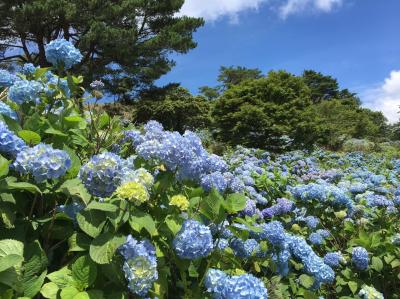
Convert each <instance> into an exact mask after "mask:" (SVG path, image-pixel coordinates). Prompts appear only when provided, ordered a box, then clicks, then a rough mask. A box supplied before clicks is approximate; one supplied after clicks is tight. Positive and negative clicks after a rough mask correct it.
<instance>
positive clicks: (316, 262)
mask: <svg viewBox="0 0 400 299" xmlns="http://www.w3.org/2000/svg"><path fill="white" fill-rule="evenodd" d="M302 262H303V263H304V269H305V271H306V272H307V273H308V274H310V275H312V276H313V277H314V279H315V281H314V286H313V288H319V287H320V285H321V284H322V283H332V282H333V281H334V280H335V272H334V271H333V269H332V268H331V267H330V266H328V265H327V264H325V263H324V261H323V259H321V258H320V257H319V256H317V255H316V254H315V253H314V252H312V253H310V254H309V255H308V256H307V257H306V258H305V259H304V260H303V261H302Z"/></svg>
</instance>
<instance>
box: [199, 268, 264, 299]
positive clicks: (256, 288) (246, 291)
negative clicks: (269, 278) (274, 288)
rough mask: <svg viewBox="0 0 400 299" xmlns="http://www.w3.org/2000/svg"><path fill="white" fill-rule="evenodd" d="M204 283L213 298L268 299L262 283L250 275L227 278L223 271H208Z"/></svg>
mask: <svg viewBox="0 0 400 299" xmlns="http://www.w3.org/2000/svg"><path fill="white" fill-rule="evenodd" d="M204 283H205V286H206V288H207V291H208V292H209V293H212V294H213V295H214V298H220V299H230V298H237V299H240V298H243V299H244V298H251V299H268V290H267V289H266V288H265V286H264V283H263V282H262V281H261V280H260V279H259V278H257V277H255V276H253V275H251V274H243V275H236V276H229V275H227V274H226V273H225V272H223V271H220V270H216V269H210V270H208V272H207V274H206V278H205V281H204Z"/></svg>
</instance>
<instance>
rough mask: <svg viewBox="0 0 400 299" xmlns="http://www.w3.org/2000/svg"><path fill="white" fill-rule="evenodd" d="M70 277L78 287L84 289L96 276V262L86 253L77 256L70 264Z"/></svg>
mask: <svg viewBox="0 0 400 299" xmlns="http://www.w3.org/2000/svg"><path fill="white" fill-rule="evenodd" d="M71 269H72V278H73V279H74V280H75V281H76V282H77V284H78V286H79V289H81V290H84V289H86V288H87V287H89V286H91V285H92V284H93V283H94V282H95V280H96V277H97V267H96V264H95V263H93V261H92V260H91V259H90V258H89V257H88V256H86V255H84V256H81V257H79V258H78V259H77V260H76V261H75V262H74V263H73V264H72V267H71Z"/></svg>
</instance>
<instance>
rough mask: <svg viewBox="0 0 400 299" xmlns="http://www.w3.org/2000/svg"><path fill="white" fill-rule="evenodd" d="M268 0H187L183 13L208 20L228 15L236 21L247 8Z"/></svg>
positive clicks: (256, 6) (257, 5)
mask: <svg viewBox="0 0 400 299" xmlns="http://www.w3.org/2000/svg"><path fill="white" fill-rule="evenodd" d="M267 1H268V0H186V1H185V4H184V5H183V7H182V10H181V12H180V14H181V15H188V16H193V17H203V18H204V19H205V20H207V21H216V20H217V19H219V18H221V17H224V16H228V17H229V18H230V19H231V21H236V20H237V17H238V14H239V13H240V12H243V11H245V10H249V9H250V10H251V9H253V10H256V9H258V7H259V6H260V4H261V3H263V2H267Z"/></svg>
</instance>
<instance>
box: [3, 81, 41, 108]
mask: <svg viewBox="0 0 400 299" xmlns="http://www.w3.org/2000/svg"><path fill="white" fill-rule="evenodd" d="M42 91H43V86H42V84H41V83H39V82H37V81H30V80H17V81H16V82H15V83H14V84H13V85H12V86H11V87H10V90H9V92H8V97H9V98H10V100H12V101H13V102H15V103H17V104H19V105H21V104H23V103H25V102H39V101H40V98H39V96H40V93H41V92H42Z"/></svg>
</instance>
